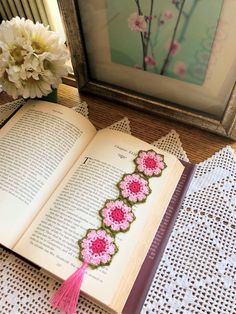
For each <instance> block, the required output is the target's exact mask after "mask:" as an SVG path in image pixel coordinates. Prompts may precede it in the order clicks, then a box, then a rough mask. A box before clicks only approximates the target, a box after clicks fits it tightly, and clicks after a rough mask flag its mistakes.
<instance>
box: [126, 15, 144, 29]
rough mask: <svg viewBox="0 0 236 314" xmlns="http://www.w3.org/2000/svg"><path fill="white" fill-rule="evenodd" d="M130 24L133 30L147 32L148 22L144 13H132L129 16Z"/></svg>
mask: <svg viewBox="0 0 236 314" xmlns="http://www.w3.org/2000/svg"><path fill="white" fill-rule="evenodd" d="M128 25H129V28H130V29H131V31H133V32H145V30H146V29H147V23H146V21H145V18H144V16H143V15H138V13H136V12H135V13H132V14H131V15H130V16H129V18H128Z"/></svg>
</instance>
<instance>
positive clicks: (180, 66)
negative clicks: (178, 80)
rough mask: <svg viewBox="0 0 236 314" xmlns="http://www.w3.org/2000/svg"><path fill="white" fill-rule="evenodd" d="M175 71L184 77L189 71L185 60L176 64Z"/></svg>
mask: <svg viewBox="0 0 236 314" xmlns="http://www.w3.org/2000/svg"><path fill="white" fill-rule="evenodd" d="M173 72H174V73H175V74H176V75H178V76H180V77H183V76H185V74H186V73H187V65H186V64H185V63H184V62H177V63H176V64H175V66H174V69H173Z"/></svg>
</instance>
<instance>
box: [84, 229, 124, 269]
mask: <svg viewBox="0 0 236 314" xmlns="http://www.w3.org/2000/svg"><path fill="white" fill-rule="evenodd" d="M79 246H80V256H79V258H80V260H82V261H84V262H87V263H88V264H89V265H91V266H92V267H98V266H105V265H108V264H110V262H111V260H112V257H113V255H114V254H115V253H116V252H117V250H118V249H117V246H116V244H115V239H114V237H113V236H112V235H111V234H110V233H108V232H106V231H105V230H103V229H102V228H100V229H96V230H93V229H89V230H88V231H87V234H86V236H85V237H84V238H82V239H81V240H80V241H79Z"/></svg>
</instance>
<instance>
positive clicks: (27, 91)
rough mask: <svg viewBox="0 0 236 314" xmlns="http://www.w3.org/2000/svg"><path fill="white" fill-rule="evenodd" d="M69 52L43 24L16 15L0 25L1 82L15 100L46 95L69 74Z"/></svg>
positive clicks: (57, 37) (4, 89)
mask: <svg viewBox="0 0 236 314" xmlns="http://www.w3.org/2000/svg"><path fill="white" fill-rule="evenodd" d="M68 58H69V54H68V52H67V49H66V47H65V45H64V44H63V43H62V42H61V41H60V38H59V36H58V35H57V34H56V33H55V32H52V31H50V30H49V29H48V27H45V26H44V25H43V24H40V23H38V22H37V23H36V24H34V23H33V22H32V21H31V20H25V19H24V18H19V17H15V18H13V19H12V20H10V21H3V22H2V23H1V25H0V84H1V85H2V89H3V91H5V92H7V93H8V94H9V95H10V96H12V97H13V98H14V99H16V98H18V97H19V96H22V97H24V98H35V97H42V96H46V95H48V94H49V93H51V92H52V90H53V89H55V88H57V86H58V85H59V83H61V78H62V77H63V76H66V75H67V74H68V70H69V68H68V66H67V65H66V62H67V60H68Z"/></svg>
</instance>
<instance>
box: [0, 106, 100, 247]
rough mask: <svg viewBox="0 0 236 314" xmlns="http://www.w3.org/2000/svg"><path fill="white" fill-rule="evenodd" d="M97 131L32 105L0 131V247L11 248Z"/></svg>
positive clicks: (64, 112)
mask: <svg viewBox="0 0 236 314" xmlns="http://www.w3.org/2000/svg"><path fill="white" fill-rule="evenodd" d="M95 133H96V130H95V128H94V127H93V126H92V124H91V123H90V122H89V121H88V120H87V119H86V118H84V117H83V116H82V115H80V114H78V113H76V112H74V111H73V110H71V109H69V108H66V107H64V106H61V105H58V104H52V103H48V102H43V101H30V102H28V103H27V104H26V105H24V106H23V107H22V108H21V109H20V110H19V111H18V112H17V113H16V115H15V116H14V117H13V118H12V119H11V120H10V121H9V122H8V123H7V124H6V125H5V126H4V127H3V128H2V129H1V130H0V243H1V244H3V245H4V246H6V247H9V248H12V247H13V246H14V244H15V242H16V241H17V240H18V238H19V237H20V236H21V235H22V233H23V232H24V231H25V229H26V228H27V227H28V225H29V224H30V222H31V221H32V219H33V217H34V216H35V214H36V213H37V212H38V210H39V209H40V208H41V207H42V206H43V204H44V203H45V202H46V201H47V199H48V198H49V196H50V195H51V194H52V192H53V191H54V190H55V188H56V186H57V185H58V184H59V183H60V181H61V179H62V178H63V177H64V175H65V174H66V173H67V172H68V170H69V169H70V167H71V166H72V165H73V163H74V162H75V160H76V159H77V158H78V156H79V155H80V153H81V152H82V151H83V150H84V148H85V146H86V145H87V144H88V142H89V141H90V140H91V139H92V137H93V136H94V135H95Z"/></svg>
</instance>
